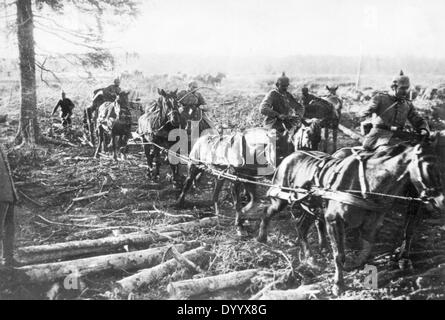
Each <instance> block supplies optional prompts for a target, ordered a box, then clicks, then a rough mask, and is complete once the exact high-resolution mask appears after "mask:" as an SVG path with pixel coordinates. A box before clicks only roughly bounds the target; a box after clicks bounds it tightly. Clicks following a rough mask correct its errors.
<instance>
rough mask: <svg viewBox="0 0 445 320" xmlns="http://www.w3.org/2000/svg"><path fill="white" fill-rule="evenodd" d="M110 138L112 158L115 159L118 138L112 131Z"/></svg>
mask: <svg viewBox="0 0 445 320" xmlns="http://www.w3.org/2000/svg"><path fill="white" fill-rule="evenodd" d="M110 139H111V145H112V147H113V159H114V161H117V143H116V140H117V139H118V137H117V136H116V135H115V134H114V133H111V135H110Z"/></svg>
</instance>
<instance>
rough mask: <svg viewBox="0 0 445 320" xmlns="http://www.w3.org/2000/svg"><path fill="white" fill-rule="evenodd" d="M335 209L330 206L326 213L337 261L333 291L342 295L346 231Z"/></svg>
mask: <svg viewBox="0 0 445 320" xmlns="http://www.w3.org/2000/svg"><path fill="white" fill-rule="evenodd" d="M334 210H335V209H334V208H329V207H328V209H327V210H326V213H325V220H326V223H327V231H328V235H329V238H330V240H331V247H332V252H333V255H334V263H335V275H334V286H333V287H332V293H333V294H334V295H340V294H341V293H342V292H343V290H344V279H343V265H344V263H345V231H344V222H343V220H342V218H341V217H340V216H339V214H337V213H336V212H335V211H334Z"/></svg>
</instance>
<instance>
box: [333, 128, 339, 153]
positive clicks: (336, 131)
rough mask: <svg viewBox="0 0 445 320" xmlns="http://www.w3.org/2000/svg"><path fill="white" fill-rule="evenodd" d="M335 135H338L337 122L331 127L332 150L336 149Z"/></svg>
mask: <svg viewBox="0 0 445 320" xmlns="http://www.w3.org/2000/svg"><path fill="white" fill-rule="evenodd" d="M337 136H338V124H336V125H335V126H334V128H333V129H332V146H333V148H334V149H333V150H332V152H335V151H337Z"/></svg>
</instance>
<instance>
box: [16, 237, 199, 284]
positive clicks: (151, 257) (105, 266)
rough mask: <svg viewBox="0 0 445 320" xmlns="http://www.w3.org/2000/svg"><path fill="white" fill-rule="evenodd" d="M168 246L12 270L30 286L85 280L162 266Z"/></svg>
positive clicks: (191, 245) (182, 246) (181, 246)
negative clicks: (106, 273)
mask: <svg viewBox="0 0 445 320" xmlns="http://www.w3.org/2000/svg"><path fill="white" fill-rule="evenodd" d="M197 246H198V243H196V242H186V243H183V244H178V245H176V249H177V250H178V251H179V252H184V251H187V250H190V249H192V248H195V247H197ZM169 248H170V246H164V247H159V248H152V249H146V250H139V251H133V252H126V253H116V254H109V255H103V256H96V257H91V258H84V259H78V260H69V261H63V262H55V263H45V264H36V265H31V266H25V267H20V268H17V269H15V270H16V271H17V272H18V273H19V274H20V275H23V276H24V277H26V278H27V280H28V281H31V282H50V281H56V280H59V279H62V278H66V277H67V276H68V275H70V274H76V275H78V276H84V275H87V274H90V273H97V272H101V271H105V270H134V269H140V268H148V267H152V266H154V265H157V264H159V263H161V262H162V260H163V259H164V256H165V254H166V252H167V251H168V250H169Z"/></svg>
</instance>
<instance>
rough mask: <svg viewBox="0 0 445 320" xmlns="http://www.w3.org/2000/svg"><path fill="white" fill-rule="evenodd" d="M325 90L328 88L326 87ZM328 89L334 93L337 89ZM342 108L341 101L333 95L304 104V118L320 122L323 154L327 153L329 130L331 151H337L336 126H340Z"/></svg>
mask: <svg viewBox="0 0 445 320" xmlns="http://www.w3.org/2000/svg"><path fill="white" fill-rule="evenodd" d="M327 88H329V87H328V86H327ZM329 89H330V91H331V92H334V93H335V91H336V90H337V88H333V89H332V88H329ZM342 106H343V103H342V101H341V99H340V98H339V97H338V96H337V95H335V94H331V95H329V96H327V97H326V98H325V99H321V98H317V99H311V100H309V101H306V103H305V112H304V117H305V118H317V119H320V120H322V121H321V125H322V127H323V128H324V139H325V141H324V144H323V151H324V152H327V148H328V139H329V130H332V141H333V149H334V151H335V150H337V136H338V125H339V124H340V117H341V108H342Z"/></svg>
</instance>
